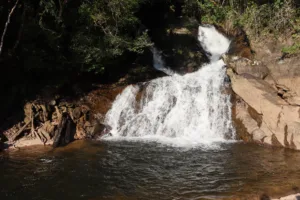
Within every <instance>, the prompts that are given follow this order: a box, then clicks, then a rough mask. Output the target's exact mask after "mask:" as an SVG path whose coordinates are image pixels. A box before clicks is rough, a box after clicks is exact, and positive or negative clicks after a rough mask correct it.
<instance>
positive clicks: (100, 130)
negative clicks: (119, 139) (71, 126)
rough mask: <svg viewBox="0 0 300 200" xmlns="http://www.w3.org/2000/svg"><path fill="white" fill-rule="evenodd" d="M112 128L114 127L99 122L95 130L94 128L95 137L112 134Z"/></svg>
mask: <svg viewBox="0 0 300 200" xmlns="http://www.w3.org/2000/svg"><path fill="white" fill-rule="evenodd" d="M111 130H112V128H111V127H110V126H108V125H104V124H101V123H97V124H96V125H95V126H94V130H93V138H94V139H99V138H101V137H103V136H105V135H110V131H111Z"/></svg>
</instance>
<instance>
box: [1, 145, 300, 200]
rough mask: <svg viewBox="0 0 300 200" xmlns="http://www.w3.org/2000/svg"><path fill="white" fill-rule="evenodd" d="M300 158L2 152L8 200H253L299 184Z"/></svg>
mask: <svg viewBox="0 0 300 200" xmlns="http://www.w3.org/2000/svg"><path fill="white" fill-rule="evenodd" d="M299 161H300V153H299V152H294V151H289V150H284V149H272V148H263V147H260V146H256V145H243V144H239V143H233V144H223V145H221V150H207V149H206V150H203V149H201V148H196V149H188V150H187V149H181V148H175V147H170V146H162V145H159V144H157V143H140V142H126V141H123V142H104V143H99V142H79V143H77V144H76V143H74V144H72V145H71V146H69V147H65V148H60V149H57V150H54V151H53V150H52V149H51V148H44V147H34V148H27V149H22V150H19V151H9V152H5V153H3V154H0V170H1V173H2V175H1V176H0V183H5V184H1V187H0V193H1V195H2V194H3V195H4V196H5V199H8V200H10V199H20V198H22V197H24V196H30V197H32V198H31V199H72V200H73V199H238V198H240V197H245V196H247V199H252V198H254V197H255V195H256V197H257V195H260V194H262V193H268V194H273V195H275V196H276V195H282V194H285V192H291V191H292V188H293V187H294V188H295V187H296V186H300V166H299V165H298V163H299Z"/></svg>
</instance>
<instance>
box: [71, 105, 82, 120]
mask: <svg viewBox="0 0 300 200" xmlns="http://www.w3.org/2000/svg"><path fill="white" fill-rule="evenodd" d="M72 115H73V118H74V119H75V120H77V119H79V118H80V117H81V115H82V112H81V108H80V107H77V108H75V109H74V110H73V112H72Z"/></svg>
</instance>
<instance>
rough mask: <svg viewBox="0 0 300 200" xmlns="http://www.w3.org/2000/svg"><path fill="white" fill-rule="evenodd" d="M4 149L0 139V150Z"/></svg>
mask: <svg viewBox="0 0 300 200" xmlns="http://www.w3.org/2000/svg"><path fill="white" fill-rule="evenodd" d="M3 149H4V142H3V141H2V140H1V139H0V152H1V151H3Z"/></svg>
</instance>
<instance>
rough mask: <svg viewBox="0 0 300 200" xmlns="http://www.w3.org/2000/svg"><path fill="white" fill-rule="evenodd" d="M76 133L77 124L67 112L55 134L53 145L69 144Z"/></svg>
mask: <svg viewBox="0 0 300 200" xmlns="http://www.w3.org/2000/svg"><path fill="white" fill-rule="evenodd" d="M74 135H75V124H74V123H73V121H72V119H71V117H70V116H69V115H68V114H67V113H63V115H62V119H61V122H60V124H59V125H58V127H57V129H56V131H55V134H54V138H53V147H58V146H63V145H66V144H69V143H70V142H71V141H73V140H74Z"/></svg>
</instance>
